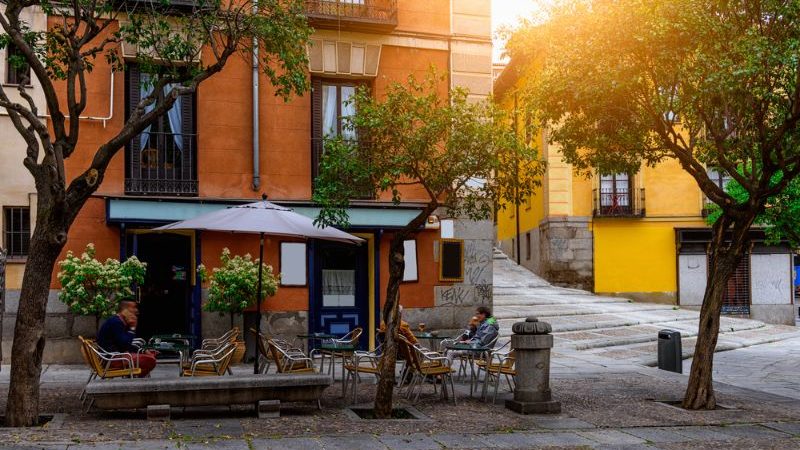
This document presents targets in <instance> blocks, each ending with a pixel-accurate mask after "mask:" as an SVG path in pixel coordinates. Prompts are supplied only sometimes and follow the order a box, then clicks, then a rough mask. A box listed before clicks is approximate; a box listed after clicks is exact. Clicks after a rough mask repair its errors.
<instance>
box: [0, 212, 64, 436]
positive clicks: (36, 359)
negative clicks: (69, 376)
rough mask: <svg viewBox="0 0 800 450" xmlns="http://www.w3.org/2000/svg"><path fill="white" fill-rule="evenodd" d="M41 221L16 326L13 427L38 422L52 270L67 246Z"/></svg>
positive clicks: (9, 410)
mask: <svg viewBox="0 0 800 450" xmlns="http://www.w3.org/2000/svg"><path fill="white" fill-rule="evenodd" d="M42 222H43V221H38V223H37V226H36V229H35V230H34V232H33V236H32V237H31V245H30V252H29V254H28V262H27V264H26V265H25V275H24V277H23V279H22V292H21V294H20V300H19V310H18V311H17V320H16V324H15V327H14V343H13V347H12V350H11V385H10V387H9V391H8V403H7V405H6V426H12V427H21V426H33V425H36V424H37V422H38V420H39V378H40V376H41V370H42V353H43V352H44V343H45V336H44V319H45V312H46V308H47V298H48V295H49V293H50V278H51V275H52V273H53V267H54V266H55V263H56V259H58V255H59V253H60V252H61V249H62V248H63V247H64V240H60V239H54V238H52V237H53V236H57V235H59V236H60V235H61V234H60V233H59V232H57V231H54V230H53V229H48V227H46V226H41V225H42ZM57 241H58V242H57Z"/></svg>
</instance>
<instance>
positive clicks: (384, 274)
mask: <svg viewBox="0 0 800 450" xmlns="http://www.w3.org/2000/svg"><path fill="white" fill-rule="evenodd" d="M392 236H393V233H385V234H384V235H383V239H381V243H380V252H381V253H380V266H381V267H380V269H381V270H380V275H381V280H380V281H381V283H380V298H381V306H382V305H383V304H384V303H385V301H386V286H387V285H388V284H389V260H388V258H387V255H388V254H389V243H390V242H391V240H392ZM438 236H439V233H438V230H429V231H422V232H420V233H418V234H417V236H416V240H417V273H418V277H417V278H418V280H419V281H416V282H404V283H402V284H401V285H400V304H401V305H403V306H404V307H406V308H431V307H433V306H434V299H433V291H434V290H433V288H434V286H445V285H449V284H452V283H448V282H442V281H439V263H438V262H434V260H433V247H434V242H435V241H436V240H437V239H438Z"/></svg>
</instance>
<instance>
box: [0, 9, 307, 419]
mask: <svg viewBox="0 0 800 450" xmlns="http://www.w3.org/2000/svg"><path fill="white" fill-rule="evenodd" d="M303 3H304V2H302V1H301V0H258V1H257V2H256V1H254V0H242V1H236V2H224V1H221V0H198V1H197V3H196V5H194V7H193V8H191V9H190V10H186V11H180V12H179V13H175V14H170V12H171V10H170V6H169V4H170V2H137V1H129V2H119V1H115V0H75V1H72V2H68V3H64V2H51V1H50V0H8V1H5V2H4V4H5V10H4V11H3V12H2V14H0V27H2V34H0V47H7V46H9V45H13V46H14V47H15V48H16V49H17V50H18V52H19V54H20V56H19V57H18V58H16V59H14V60H12V63H13V64H16V65H20V64H25V65H27V66H29V67H30V72H31V73H32V76H33V77H35V78H36V80H38V82H39V83H40V84H41V86H42V92H43V93H44V97H45V101H46V104H47V111H41V110H39V108H38V107H37V105H36V103H35V102H34V101H33V98H32V97H31V96H30V95H29V93H28V92H27V91H26V90H25V88H24V85H26V84H27V83H26V82H21V83H19V86H20V87H19V88H18V90H17V91H18V96H19V98H20V100H19V101H16V100H14V99H12V98H11V97H10V92H8V90H9V89H11V88H9V87H8V86H0V107H2V108H4V109H5V111H7V113H8V115H9V117H10V119H11V122H12V123H13V124H14V127H15V128H16V130H17V131H18V132H19V134H20V135H21V136H22V138H23V139H24V142H25V145H26V157H25V159H24V166H25V167H26V168H27V169H28V170H29V171H30V173H31V174H32V176H33V178H34V180H35V183H36V190H37V219H36V227H35V231H34V232H33V235H32V237H31V244H30V254H29V258H28V263H27V265H26V268H25V275H24V279H23V282H22V293H21V299H20V307H19V313H18V315H17V323H16V328H15V331H14V345H13V352H12V357H11V361H12V364H11V387H10V390H9V396H8V403H7V409H6V423H7V424H9V425H12V426H23V425H33V424H35V423H36V421H37V419H38V410H39V376H40V373H41V361H42V350H43V348H44V339H45V338H44V318H45V306H46V304H47V294H48V288H49V284H50V274H51V273H52V272H53V267H54V264H55V262H56V259H57V258H58V255H59V254H60V252H61V250H62V249H63V247H64V245H65V243H66V241H67V235H68V232H69V229H70V226H71V225H72V223H73V221H74V220H75V217H76V216H77V215H78V212H79V211H80V210H81V208H82V207H83V205H84V203H85V202H86V200H87V199H88V198H89V197H90V196H91V195H92V194H93V193H94V192H95V191H96V190H97V189H98V187H99V186H100V184H101V183H102V181H103V177H104V175H105V172H106V169H107V167H108V165H109V163H110V161H111V159H112V158H113V157H114V156H115V155H116V154H117V153H118V152H119V150H120V149H121V148H123V146H124V145H125V144H126V143H128V142H129V141H130V140H131V139H132V138H133V137H134V136H136V135H138V134H139V133H141V132H142V131H143V130H145V129H146V128H147V127H148V126H150V125H151V124H152V123H153V122H154V121H155V120H156V119H157V118H158V117H159V116H162V115H163V114H164V113H166V112H167V111H168V110H169V109H170V108H171V107H172V105H173V104H174V103H175V100H176V99H177V98H178V96H179V95H181V94H183V93H187V92H191V91H194V90H195V89H196V88H197V86H198V85H199V84H200V83H202V82H203V81H204V80H206V79H208V78H209V77H211V76H212V75H214V74H215V73H218V72H220V71H221V70H222V69H223V68H224V67H225V65H226V64H227V63H228V61H229V60H230V59H231V57H237V56H236V55H237V54H240V55H245V56H249V55H253V57H254V59H255V56H257V57H258V61H257V62H259V63H260V65H259V67H260V68H261V70H262V71H263V72H264V73H265V74H266V75H267V77H268V78H269V80H270V81H271V82H272V84H273V85H274V86H275V87H276V92H277V94H278V95H281V96H283V97H284V98H288V97H289V96H290V95H291V94H293V93H301V92H303V91H305V90H306V89H307V87H308V86H307V85H308V81H307V77H306V72H305V71H306V67H307V58H306V47H305V43H306V41H307V39H308V36H309V34H310V29H309V28H308V25H307V22H306V19H305V16H304V14H303V6H304V5H303ZM31 7H34V8H41V10H42V11H44V13H46V14H47V15H48V16H50V17H58V16H63V17H64V19H63V20H61V19H58V20H55V21H51V22H50V27H49V29H48V30H46V31H35V30H32V29H31V25H30V24H29V23H27V22H26V19H25V17H27V15H26V14H25V13H23V11H24V10H26V8H31ZM120 18H124V21H121V20H119V19H120ZM122 42H127V43H130V44H131V45H132V46H135V47H136V48H138V49H139V54H138V62H139V63H140V65H141V67H142V68H143V69H144V70H145V71H147V72H149V73H150V74H151V75H150V77H149V82H150V83H152V87H153V89H152V91H151V92H152V93H151V94H150V95H147V96H145V97H144V98H143V99H141V101H140V102H139V104H138V105H136V106H135V107H134V108H132V110H131V111H132V112H131V113H130V115H129V117H128V118H127V119H126V120H125V123H124V125H122V127H121V128H119V129H118V130H114V132H113V133H112V134H113V136H112V137H111V138H110V139H108V141H106V142H103V143H102V144H100V145H99V146H98V147H96V148H95V149H93V150H92V149H87V148H85V147H84V148H82V149H81V150H79V151H80V152H91V153H90V154H89V155H88V156H90V157H88V158H86V156H87V155H83V156H82V157H81V161H84V160H85V161H87V163H86V164H85V165H84V166H78V168H77V170H76V171H75V172H74V173H77V175H76V176H74V177H73V178H71V179H69V178H67V174H66V172H65V168H64V161H65V160H66V159H68V158H70V157H71V156H73V154H74V152H75V151H76V149H77V148H78V142H79V140H80V134H81V124H82V122H81V121H80V120H77V118H78V117H79V116H81V115H82V113H83V112H84V110H85V108H86V104H87V99H88V95H89V94H88V93H87V80H86V75H87V73H89V72H91V71H92V68H93V67H94V65H95V62H96V61H97V59H98V58H101V59H102V58H104V59H105V60H106V61H107V62H109V63H110V64H111V66H112V68H113V70H117V71H119V70H122V69H123V67H124V61H123V60H122V59H121V58H120V56H119V55H120V50H119V47H120V45H121V43H122ZM254 50H257V52H256V51H254ZM201 51H202V58H201V57H200V53H201ZM24 81H27V80H24ZM162 92H165V95H163V96H162V95H160V94H161V93H162ZM45 113H47V114H48V115H49V117H50V119H49V120H46V119H45V118H44V116H43V115H44V114H45Z"/></svg>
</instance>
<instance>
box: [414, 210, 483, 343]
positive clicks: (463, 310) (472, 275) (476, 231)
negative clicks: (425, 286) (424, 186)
mask: <svg viewBox="0 0 800 450" xmlns="http://www.w3.org/2000/svg"><path fill="white" fill-rule="evenodd" d="M444 237H448V236H444ZM452 238H454V239H463V240H464V281H463V282H460V283H453V284H451V285H439V286H434V287H433V290H434V292H433V297H434V306H433V307H432V308H406V309H405V310H404V311H403V319H404V320H406V321H407V322H409V323H410V324H412V325H413V326H416V324H418V323H420V322H423V323H425V324H426V326H427V328H428V329H431V330H455V329H462V328H464V326H465V325H466V324H467V323H468V322H469V319H470V317H472V315H473V314H474V312H475V308H476V307H478V306H481V305H483V306H488V307H490V308H491V307H492V282H493V268H492V255H493V252H494V226H493V224H492V221H491V220H482V221H473V220H467V219H460V220H454V221H453V235H452ZM437 248H438V247H437ZM438 258H439V255H438V254H435V255H434V259H435V261H436V262H437V263H438V261H439V259H438Z"/></svg>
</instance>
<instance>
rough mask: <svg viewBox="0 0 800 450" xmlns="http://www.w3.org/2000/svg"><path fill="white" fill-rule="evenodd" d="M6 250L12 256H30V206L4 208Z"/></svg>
mask: <svg viewBox="0 0 800 450" xmlns="http://www.w3.org/2000/svg"><path fill="white" fill-rule="evenodd" d="M3 229H4V230H5V233H4V235H5V236H4V240H5V246H6V251H7V252H8V256H9V257H10V258H25V257H27V256H28V251H29V249H30V242H31V210H30V208H28V207H6V208H3Z"/></svg>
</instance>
